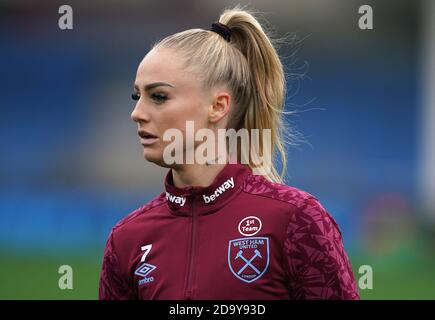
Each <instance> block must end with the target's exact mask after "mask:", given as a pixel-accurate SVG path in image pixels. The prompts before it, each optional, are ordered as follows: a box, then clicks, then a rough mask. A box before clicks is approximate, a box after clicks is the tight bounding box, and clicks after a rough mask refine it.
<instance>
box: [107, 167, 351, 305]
mask: <svg viewBox="0 0 435 320" xmlns="http://www.w3.org/2000/svg"><path fill="white" fill-rule="evenodd" d="M165 188H166V192H164V193H162V194H160V195H159V196H157V197H156V198H155V199H153V200H152V201H150V202H149V203H147V204H146V205H144V206H143V207H141V208H139V209H137V210H136V211H134V212H132V213H131V214H130V215H128V216H127V217H126V218H124V219H123V220H121V221H120V222H119V223H118V224H117V225H116V226H115V227H114V228H113V229H112V232H111V234H110V236H109V239H108V241H107V245H106V249H105V252H104V258H103V267H102V272H101V278H100V289H99V298H100V299H359V295H358V291H357V288H356V283H355V279H354V276H353V273H352V269H351V265H350V263H349V260H348V257H347V255H346V252H345V250H344V248H343V244H342V237H341V232H340V230H339V228H338V226H337V224H336V223H335V221H334V219H333V218H332V217H331V216H330V215H329V213H328V212H327V211H326V210H325V208H323V207H322V205H321V204H320V203H319V201H318V200H317V199H316V198H315V197H313V196H312V195H310V194H309V193H307V192H304V191H301V190H299V189H296V188H293V187H289V186H286V185H282V184H278V183H273V182H270V181H268V180H266V179H265V178H264V177H262V176H257V175H254V174H253V173H252V171H251V169H249V168H247V167H245V166H244V165H241V164H228V165H226V166H225V168H224V169H223V170H222V171H221V172H220V173H219V174H218V176H217V177H216V178H215V180H214V182H213V183H212V184H211V185H210V186H208V187H186V188H176V187H175V186H174V184H173V180H172V171H171V170H169V172H168V174H167V176H166V179H165Z"/></svg>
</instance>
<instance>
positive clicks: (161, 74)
mask: <svg viewBox="0 0 435 320" xmlns="http://www.w3.org/2000/svg"><path fill="white" fill-rule="evenodd" d="M192 79H193V77H192V75H191V74H189V73H187V72H186V70H184V68H183V60H182V59H181V56H180V55H177V54H176V53H175V52H173V51H171V50H168V49H158V50H157V49H153V50H151V51H150V52H149V53H148V54H147V55H146V56H145V57H144V58H143V60H142V61H141V63H140V64H139V67H138V69H137V74H136V83H137V84H141V85H142V84H146V83H151V82H156V81H167V82H169V83H171V84H174V85H175V86H177V84H178V85H183V84H186V82H190V81H191V80H192Z"/></svg>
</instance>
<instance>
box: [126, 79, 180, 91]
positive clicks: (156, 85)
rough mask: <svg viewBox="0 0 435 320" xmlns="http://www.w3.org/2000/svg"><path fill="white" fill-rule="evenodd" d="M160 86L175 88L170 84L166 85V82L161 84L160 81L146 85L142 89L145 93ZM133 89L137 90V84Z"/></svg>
mask: <svg viewBox="0 0 435 320" xmlns="http://www.w3.org/2000/svg"><path fill="white" fill-rule="evenodd" d="M160 86H165V87H171V88H175V86H173V85H172V84H170V83H167V82H161V81H160V82H153V83H150V84H147V85H146V86H145V87H144V89H145V91H149V90H151V89H154V88H156V87H160ZM134 88H135V89H136V90H139V87H138V85H137V84H135V85H134Z"/></svg>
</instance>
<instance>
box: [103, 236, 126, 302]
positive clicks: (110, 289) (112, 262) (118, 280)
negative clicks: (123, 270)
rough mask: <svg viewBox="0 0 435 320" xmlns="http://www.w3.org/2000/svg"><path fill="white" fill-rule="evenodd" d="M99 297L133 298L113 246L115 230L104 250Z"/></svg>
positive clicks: (105, 298)
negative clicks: (122, 274)
mask: <svg viewBox="0 0 435 320" xmlns="http://www.w3.org/2000/svg"><path fill="white" fill-rule="evenodd" d="M98 298H99V300H127V299H133V297H132V294H131V290H130V289H129V285H128V282H127V281H126V280H125V279H123V278H122V276H121V274H120V271H119V261H118V257H117V255H116V253H115V249H114V246H113V230H112V232H111V233H110V236H109V239H108V240H107V243H106V248H105V250H104V256H103V265H102V269H101V274H100V287H99V292H98Z"/></svg>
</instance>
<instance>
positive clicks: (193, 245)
mask: <svg viewBox="0 0 435 320" xmlns="http://www.w3.org/2000/svg"><path fill="white" fill-rule="evenodd" d="M192 199H193V200H192V210H191V211H192V237H191V244H190V245H191V246H190V261H189V268H188V269H187V285H186V292H185V297H186V299H189V300H190V299H192V298H193V289H192V285H193V283H192V282H193V269H194V265H193V263H194V261H195V248H196V223H197V222H196V220H197V217H196V213H195V211H194V203H195V195H194V194H192Z"/></svg>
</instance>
